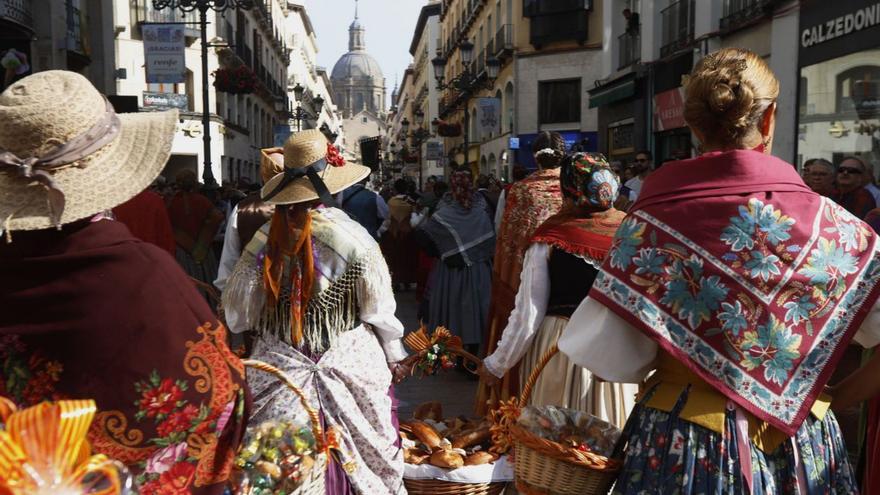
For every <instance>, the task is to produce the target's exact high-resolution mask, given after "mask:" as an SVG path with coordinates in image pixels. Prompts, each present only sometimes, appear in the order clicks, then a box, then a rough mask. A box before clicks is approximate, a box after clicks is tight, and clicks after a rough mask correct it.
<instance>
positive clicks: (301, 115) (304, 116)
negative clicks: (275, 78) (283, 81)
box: [292, 83, 324, 131]
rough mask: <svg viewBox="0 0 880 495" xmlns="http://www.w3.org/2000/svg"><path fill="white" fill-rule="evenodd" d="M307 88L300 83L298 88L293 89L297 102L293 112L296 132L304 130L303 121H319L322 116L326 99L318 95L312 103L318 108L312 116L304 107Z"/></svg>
mask: <svg viewBox="0 0 880 495" xmlns="http://www.w3.org/2000/svg"><path fill="white" fill-rule="evenodd" d="M305 92H306V88H304V87H303V86H302V84H300V83H296V86H294V87H293V98H294V99H295V100H296V110H294V112H293V115H292V117H293V119H294V120H296V130H297V131H301V130H302V121H304V120H309V119H312V120H318V119H319V118H320V116H321V109H322V108H324V98H323V97H322V96H321V95H316V96H315V97H313V98H312V103H313V105H314V107H315V108H316V110H315V112H316V113H317V115H316V114H312V113H311V112H309V111H308V110H306V109H305V108H303V106H302V100H303V96H305Z"/></svg>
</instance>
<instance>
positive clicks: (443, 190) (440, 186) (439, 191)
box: [434, 180, 449, 198]
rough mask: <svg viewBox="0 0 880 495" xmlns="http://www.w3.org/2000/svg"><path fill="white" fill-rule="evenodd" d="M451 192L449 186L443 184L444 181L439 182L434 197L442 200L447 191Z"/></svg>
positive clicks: (435, 185)
mask: <svg viewBox="0 0 880 495" xmlns="http://www.w3.org/2000/svg"><path fill="white" fill-rule="evenodd" d="M448 190H449V184H447V183H445V182H443V181H442V180H438V181H437V183H436V184H434V196H435V197H438V198H442V197H443V195H444V194H446V191H448Z"/></svg>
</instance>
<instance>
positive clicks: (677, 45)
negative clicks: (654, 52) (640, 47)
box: [660, 0, 694, 57]
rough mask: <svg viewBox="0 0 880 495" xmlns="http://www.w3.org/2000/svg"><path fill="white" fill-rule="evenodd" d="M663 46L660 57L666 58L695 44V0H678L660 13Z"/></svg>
mask: <svg viewBox="0 0 880 495" xmlns="http://www.w3.org/2000/svg"><path fill="white" fill-rule="evenodd" d="M660 17H661V23H662V26H663V44H662V45H661V47H660V56H661V57H666V56H669V55H672V54H673V53H675V52H677V51H679V50H682V49H685V48H687V47H689V46H690V45H691V44H692V43H693V42H694V0H678V1H677V2H675V3H673V4H672V5H670V6H669V7H666V8H665V9H663V10H661V11H660Z"/></svg>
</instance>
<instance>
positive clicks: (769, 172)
mask: <svg viewBox="0 0 880 495" xmlns="http://www.w3.org/2000/svg"><path fill="white" fill-rule="evenodd" d="M878 277H880V260H878V247H877V238H876V235H875V234H874V233H873V232H872V230H871V229H870V228H869V227H868V226H867V225H865V224H864V223H863V222H861V221H860V220H859V219H857V218H856V217H854V216H853V215H851V214H850V213H849V212H847V211H846V210H845V209H843V208H841V207H840V206H838V205H837V204H835V203H834V202H832V201H830V200H828V199H827V198H823V197H822V196H819V195H817V194H815V193H814V192H812V191H811V190H810V189H809V188H807V187H806V186H805V185H804V183H803V181H802V180H801V178H800V177H799V176H798V174H797V172H796V171H795V169H794V167H792V166H791V165H789V164H787V163H785V162H783V161H781V160H779V159H777V158H774V157H770V156H766V155H763V154H761V153H757V152H754V151H747V150H737V151H728V152H716V153H711V154H707V155H703V156H701V157H698V158H695V159H690V160H684V161H680V162H675V163H671V164H667V165H664V167H663V168H662V169H660V170H658V171H657V172H655V173H654V174H653V175H651V176H650V177H649V178H648V179H647V181H646V182H645V186H644V189H643V190H642V194H641V195H640V197H639V200H638V201H637V202H636V204H635V205H634V206H633V209H632V211H631V212H630V214H629V216H628V217H627V218H626V219H625V220H624V221H623V223H622V224H621V226H620V228H619V229H618V231H617V234H616V236H615V239H614V244H613V247H612V250H611V253H610V254H609V257H608V259H606V261H605V263H604V264H603V266H602V270H601V271H600V273H599V276H598V277H597V278H596V281H595V283H594V284H593V288H592V290H591V292H590V297H592V298H594V299H595V300H597V301H599V302H601V303H602V304H604V305H606V306H607V307H608V308H610V309H611V310H612V311H614V312H615V313H616V314H618V315H619V316H621V317H623V318H624V319H626V320H627V321H629V322H630V323H631V324H632V325H634V326H635V327H637V328H639V329H641V330H642V331H643V332H645V333H646V334H647V335H648V336H650V337H651V338H652V339H654V340H655V341H656V342H657V343H658V344H659V345H660V346H661V347H662V348H663V349H664V350H665V351H667V352H669V353H670V354H672V355H673V356H674V357H675V358H677V359H679V360H680V361H682V362H683V363H684V364H685V365H686V366H687V367H688V368H690V369H691V370H692V371H693V372H694V373H696V374H697V375H698V376H700V377H701V378H702V379H704V380H706V381H707V382H708V383H709V384H711V385H712V386H713V387H715V388H716V389H717V390H718V391H719V392H721V393H722V394H724V395H725V396H727V397H728V398H729V399H730V400H732V401H734V402H736V403H737V404H739V405H740V406H742V407H743V408H745V409H746V410H748V411H749V412H751V413H752V414H754V415H755V416H756V417H757V418H758V419H761V420H763V421H766V422H768V423H770V424H771V425H773V426H774V427H776V428H778V429H779V430H781V431H782V432H783V433H785V434H787V435H789V436H790V435H793V434H794V432H795V431H796V430H797V428H798V427H799V426H800V425H801V423H802V422H803V420H804V418H805V417H806V415H807V414H808V413H809V411H810V407H811V406H812V404H813V402H814V401H815V399H816V397H817V396H818V395H819V394H820V393H821V392H822V388H823V386H824V385H825V383H826V382H827V381H828V379H829V377H830V375H831V372H832V370H833V369H834V367H835V365H836V364H837V362H838V360H839V359H840V357H841V356H842V354H843V352H844V350H845V348H846V346H847V344H848V343H849V342H850V340H851V339H852V337H853V335H854V333H855V332H856V331H857V330H858V328H859V326H860V325H861V323H862V321H863V319H864V318H865V316H866V314H867V312H868V311H869V310H870V308H871V307H872V306H873V305H874V303H875V302H876V300H877V297H878V294H880V292H878V288H877V281H878Z"/></svg>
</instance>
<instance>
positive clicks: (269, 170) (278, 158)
mask: <svg viewBox="0 0 880 495" xmlns="http://www.w3.org/2000/svg"><path fill="white" fill-rule="evenodd" d="M282 172H284V148H281V147H278V148H263V149H261V150H260V179H261V180H262V181H263V184H265V183H267V182H269V181H270V180H272V177H275V176H276V175H278V174H280V173H282Z"/></svg>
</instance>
